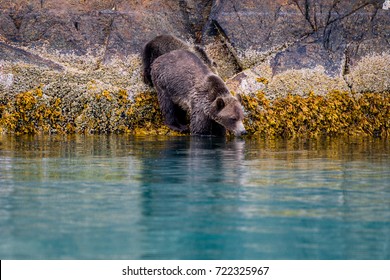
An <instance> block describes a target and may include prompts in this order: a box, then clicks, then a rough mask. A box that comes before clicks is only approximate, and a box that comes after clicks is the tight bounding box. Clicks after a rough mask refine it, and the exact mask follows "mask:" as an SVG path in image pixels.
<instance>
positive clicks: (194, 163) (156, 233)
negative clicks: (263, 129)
mask: <svg viewBox="0 0 390 280" xmlns="http://www.w3.org/2000/svg"><path fill="white" fill-rule="evenodd" d="M155 144H157V146H158V148H157V150H155V151H154V153H153V154H152V155H149V156H147V157H145V158H144V159H143V167H142V168H141V170H142V171H141V174H142V175H141V178H140V179H141V180H140V182H141V186H140V187H141V192H140V195H141V197H140V199H141V202H140V207H141V220H140V221H139V223H140V224H142V228H143V232H144V233H143V236H144V238H145V240H150V238H152V239H153V240H154V239H156V242H162V243H165V242H167V243H168V240H171V241H172V240H177V241H175V242H173V243H172V242H169V243H170V244H177V245H175V246H172V247H170V248H166V250H164V252H162V251H161V250H160V251H158V252H157V251H155V248H156V247H154V246H156V245H153V244H149V245H148V244H144V243H143V242H142V244H143V246H146V247H145V248H144V252H145V255H144V256H143V258H151V259H156V258H157V259H158V258H164V257H165V255H160V254H162V253H164V254H168V255H175V256H180V258H187V257H186V256H187V254H188V256H190V255H191V252H194V251H198V252H202V250H199V248H202V247H203V246H206V248H205V250H210V251H214V250H215V251H218V252H221V250H222V251H224V248H225V247H226V246H225V245H226V244H225V242H230V241H229V238H225V239H224V238H223V237H222V236H223V234H224V233H223V234H222V235H220V233H213V232H214V231H220V230H221V229H223V228H224V227H225V226H222V227H220V226H217V225H214V226H212V225H210V223H212V221H213V220H215V217H216V216H220V215H221V216H222V217H227V216H228V215H226V212H225V211H227V212H229V213H231V212H239V211H238V209H232V207H233V208H234V207H237V208H238V207H239V205H237V204H235V203H234V201H235V200H236V199H237V196H239V193H240V185H241V183H240V181H241V180H242V175H241V174H242V173H243V172H242V170H241V169H242V162H243V160H244V145H245V142H244V141H243V140H240V139H235V140H232V141H226V139H225V138H215V137H188V141H186V140H184V139H183V138H180V139H178V140H172V141H163V142H160V143H155ZM231 202H233V203H231ZM234 205H236V206H234ZM200 229H204V234H206V235H207V236H209V234H210V235H213V234H217V235H218V236H219V237H218V240H208V241H205V240H203V239H202V238H201V236H199V238H200V239H199V238H195V240H194V238H193V237H194V236H197V233H196V232H197V231H199V230H200ZM208 231H211V232H210V233H209V232H208ZM223 231H224V230H223ZM221 238H222V239H221ZM198 239H199V240H198ZM206 239H208V238H206ZM220 241H223V243H224V244H225V245H224V244H219V243H220ZM204 242H206V243H207V244H206V243H204ZM187 243H189V244H187ZM183 244H185V246H186V248H188V252H187V253H186V252H178V251H182V248H183V247H182V246H183ZM159 246H161V245H159ZM180 248H181V249H180Z"/></svg>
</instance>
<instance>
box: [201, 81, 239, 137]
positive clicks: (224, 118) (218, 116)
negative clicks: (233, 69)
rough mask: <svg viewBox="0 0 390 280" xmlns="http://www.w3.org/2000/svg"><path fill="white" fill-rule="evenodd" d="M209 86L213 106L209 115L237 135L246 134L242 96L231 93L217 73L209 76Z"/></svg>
mask: <svg viewBox="0 0 390 280" xmlns="http://www.w3.org/2000/svg"><path fill="white" fill-rule="evenodd" d="M207 87H208V95H209V100H210V102H211V108H210V110H209V116H210V117H211V118H212V119H213V120H214V121H216V122H217V123H219V124H220V125H222V126H223V127H225V128H226V129H227V130H229V131H230V132H233V133H234V135H235V136H241V135H244V134H246V130H245V128H244V124H243V123H242V121H243V120H244V112H243V110H242V106H241V103H240V98H239V96H238V97H234V96H233V95H231V94H230V92H229V90H228V89H227V87H226V85H225V83H224V82H223V81H222V79H221V78H219V77H218V76H216V75H210V76H208V78H207Z"/></svg>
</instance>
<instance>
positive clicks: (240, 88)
mask: <svg viewBox="0 0 390 280" xmlns="http://www.w3.org/2000/svg"><path fill="white" fill-rule="evenodd" d="M387 2H388V1H385V0H356V1H349V0H316V1H314V0H275V1H267V0H240V1H238V0H229V1H228V0H212V1H211V0H197V1H195V0H180V1H174V0H168V1H160V0H145V1H124V0H111V1H102V0H61V1H59V0H40V1H24V0H0V98H1V99H2V100H9V99H10V98H11V97H10V96H13V95H15V94H17V93H20V92H23V91H28V90H31V89H36V88H38V87H39V88H40V89H42V91H43V94H44V96H49V97H54V96H56V97H59V98H61V99H62V100H63V102H64V103H66V104H67V103H69V104H76V103H77V102H78V101H77V100H84V99H85V98H89V97H88V96H90V95H91V93H93V92H98V91H104V90H108V91H111V92H112V91H115V92H119V90H125V91H126V92H127V94H128V96H129V98H132V97H133V96H134V95H135V94H136V93H137V92H144V91H147V90H149V89H148V87H146V86H145V85H143V83H142V82H141V79H140V73H139V72H140V60H139V54H140V51H141V50H142V46H143V45H144V44H145V43H146V42H148V41H149V40H150V39H152V38H153V37H155V36H156V35H159V34H163V33H170V34H173V35H176V36H178V37H180V38H181V39H184V40H187V41H190V42H192V43H198V44H203V45H204V46H205V48H206V51H207V52H208V53H209V55H210V56H211V57H212V58H213V59H214V60H215V61H216V62H217V63H218V68H219V69H218V70H219V73H220V75H221V76H222V77H223V78H224V79H227V83H228V85H229V87H230V88H231V89H232V90H233V91H235V92H243V93H246V94H248V93H251V92H254V91H257V90H263V91H264V92H265V94H266V95H267V96H268V97H269V98H270V99H274V98H277V97H279V96H285V95H286V94H288V93H293V94H299V95H303V96H306V95H308V94H309V93H310V92H314V93H316V94H319V95H325V94H326V93H327V92H329V91H332V90H335V89H336V90H342V91H347V92H357V93H361V92H366V91H375V92H389V91H390V67H389V65H390V10H388V9H386V8H387V7H388V6H390V5H389V4H388V3H387ZM83 98H84V99H83ZM2 102H3V103H5V102H6V101H2ZM69 106H70V105H69ZM80 106H81V105H80ZM80 110H81V108H80Z"/></svg>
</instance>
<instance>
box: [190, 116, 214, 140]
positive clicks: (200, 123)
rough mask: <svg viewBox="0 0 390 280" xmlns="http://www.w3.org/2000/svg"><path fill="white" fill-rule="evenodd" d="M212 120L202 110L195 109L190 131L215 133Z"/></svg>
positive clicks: (205, 133) (195, 133)
mask: <svg viewBox="0 0 390 280" xmlns="http://www.w3.org/2000/svg"><path fill="white" fill-rule="evenodd" d="M212 122H213V120H212V119H210V118H209V117H208V116H207V115H206V114H205V113H204V112H203V111H202V110H195V111H193V112H192V113H191V117H190V132H191V134H192V135H213V131H212Z"/></svg>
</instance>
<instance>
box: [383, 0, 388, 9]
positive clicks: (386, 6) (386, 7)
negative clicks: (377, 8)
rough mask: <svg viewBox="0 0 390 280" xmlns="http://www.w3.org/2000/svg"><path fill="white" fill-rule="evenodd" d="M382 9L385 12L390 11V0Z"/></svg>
mask: <svg viewBox="0 0 390 280" xmlns="http://www.w3.org/2000/svg"><path fill="white" fill-rule="evenodd" d="M382 9H383V10H388V9H390V0H386V1H385V2H384V3H383V6H382Z"/></svg>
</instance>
